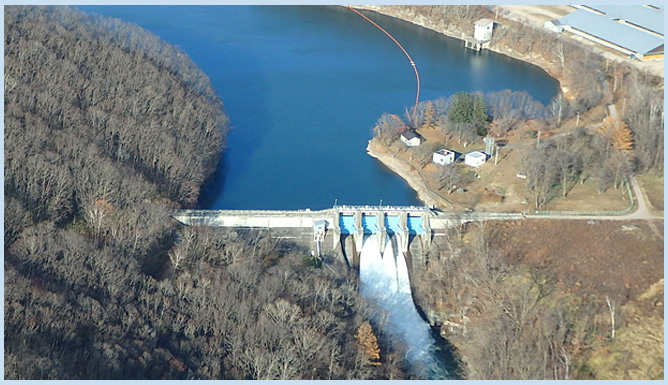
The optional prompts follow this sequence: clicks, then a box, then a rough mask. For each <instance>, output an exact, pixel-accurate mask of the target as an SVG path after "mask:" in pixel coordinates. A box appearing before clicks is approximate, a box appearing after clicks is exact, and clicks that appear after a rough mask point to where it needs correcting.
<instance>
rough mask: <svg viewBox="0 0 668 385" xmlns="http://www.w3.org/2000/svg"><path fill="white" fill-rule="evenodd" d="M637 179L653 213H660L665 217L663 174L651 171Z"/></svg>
mask: <svg viewBox="0 0 668 385" xmlns="http://www.w3.org/2000/svg"><path fill="white" fill-rule="evenodd" d="M637 178H638V183H640V187H642V190H643V192H644V193H645V196H646V197H647V200H649V202H648V203H649V204H651V205H652V207H651V208H652V209H653V211H659V213H658V214H660V215H663V191H664V190H663V174H662V173H660V172H656V171H651V172H649V173H645V174H642V175H638V176H637Z"/></svg>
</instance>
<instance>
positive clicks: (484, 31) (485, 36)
mask: <svg viewBox="0 0 668 385" xmlns="http://www.w3.org/2000/svg"><path fill="white" fill-rule="evenodd" d="M493 31H494V22H493V21H492V20H490V19H480V20H478V21H476V22H475V24H474V31H473V37H474V38H475V39H476V40H477V41H480V42H483V41H490V40H492V32H493Z"/></svg>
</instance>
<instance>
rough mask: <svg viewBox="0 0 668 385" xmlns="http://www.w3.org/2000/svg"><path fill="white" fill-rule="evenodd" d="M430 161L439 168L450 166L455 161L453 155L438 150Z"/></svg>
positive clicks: (446, 151) (450, 152)
mask: <svg viewBox="0 0 668 385" xmlns="http://www.w3.org/2000/svg"><path fill="white" fill-rule="evenodd" d="M432 161H433V162H434V163H436V164H440V165H441V166H445V165H446V164H450V163H452V162H454V161H455V153H454V152H452V151H449V150H446V149H442V150H438V151H436V152H435V153H434V155H433V156H432Z"/></svg>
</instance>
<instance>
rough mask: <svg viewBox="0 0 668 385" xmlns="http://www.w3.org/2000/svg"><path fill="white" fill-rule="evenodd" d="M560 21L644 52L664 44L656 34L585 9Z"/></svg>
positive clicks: (635, 50)
mask: <svg viewBox="0 0 668 385" xmlns="http://www.w3.org/2000/svg"><path fill="white" fill-rule="evenodd" d="M559 21H561V23H562V24H566V25H569V26H571V27H574V28H577V29H579V30H580V31H583V32H586V33H588V34H590V35H593V36H596V37H598V38H600V39H603V40H607V41H609V42H611V43H614V44H616V45H618V46H621V47H624V48H626V49H628V50H630V51H633V52H639V53H642V54H644V53H647V52H649V51H651V50H653V49H654V48H656V47H658V46H660V45H662V44H663V39H662V38H660V37H658V36H656V35H652V34H649V33H647V32H643V31H641V30H638V29H635V28H633V27H631V26H629V25H624V24H622V23H619V22H616V21H614V20H612V19H610V17H608V16H605V15H598V14H595V13H592V12H590V11H586V10H583V9H578V10H576V11H574V12H572V13H570V14H568V15H566V16H564V17H562V18H561V19H559Z"/></svg>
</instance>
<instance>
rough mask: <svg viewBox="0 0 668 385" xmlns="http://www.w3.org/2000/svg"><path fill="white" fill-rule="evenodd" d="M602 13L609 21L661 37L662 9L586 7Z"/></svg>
mask: <svg viewBox="0 0 668 385" xmlns="http://www.w3.org/2000/svg"><path fill="white" fill-rule="evenodd" d="M587 7H589V8H592V9H596V10H598V11H601V12H604V13H605V14H606V16H608V17H609V18H611V19H622V20H625V21H628V22H630V23H633V24H636V25H639V26H641V27H643V28H646V29H649V30H650V31H654V32H658V33H660V34H662V35H663V7H660V8H659V9H652V8H650V7H646V6H644V5H587Z"/></svg>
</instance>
